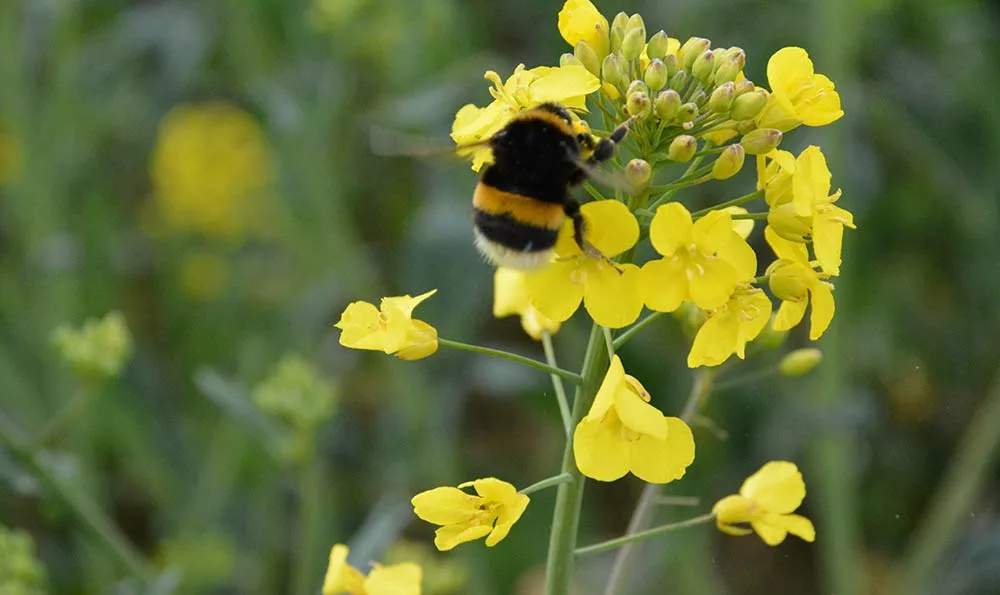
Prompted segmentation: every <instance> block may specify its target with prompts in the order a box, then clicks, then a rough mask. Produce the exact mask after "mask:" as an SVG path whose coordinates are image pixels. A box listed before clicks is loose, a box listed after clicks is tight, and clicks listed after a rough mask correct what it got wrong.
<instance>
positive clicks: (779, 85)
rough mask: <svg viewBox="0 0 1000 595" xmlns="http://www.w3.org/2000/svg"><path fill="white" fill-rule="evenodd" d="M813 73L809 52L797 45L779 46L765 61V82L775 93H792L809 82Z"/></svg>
mask: <svg viewBox="0 0 1000 595" xmlns="http://www.w3.org/2000/svg"><path fill="white" fill-rule="evenodd" d="M813 74H814V70H813V63H812V60H810V59H809V53H808V52H806V51H805V50H804V49H802V48H799V47H785V48H781V49H780V50H778V51H777V52H775V53H774V54H773V55H772V56H771V58H770V59H769V60H768V61H767V82H768V84H770V85H771V90H772V91H773V92H775V93H781V94H784V95H794V93H795V91H797V90H798V89H799V88H800V87H803V86H805V85H808V84H809V82H810V79H811V78H812V76H813Z"/></svg>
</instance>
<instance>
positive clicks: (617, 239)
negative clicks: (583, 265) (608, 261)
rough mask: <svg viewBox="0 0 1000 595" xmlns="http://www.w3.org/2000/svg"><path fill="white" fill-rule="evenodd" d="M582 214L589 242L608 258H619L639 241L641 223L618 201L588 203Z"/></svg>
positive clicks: (581, 209) (582, 209) (583, 207)
mask: <svg viewBox="0 0 1000 595" xmlns="http://www.w3.org/2000/svg"><path fill="white" fill-rule="evenodd" d="M580 212H581V213H582V214H583V217H584V219H586V221H587V230H586V233H585V237H586V239H587V241H588V242H590V243H591V244H593V246H594V247H595V248H597V249H598V250H600V252H601V254H603V255H604V256H606V257H608V258H613V257H615V256H618V255H619V254H621V253H622V252H624V251H626V250H628V249H629V248H631V247H632V246H635V243H636V242H638V241H639V222H638V221H636V219H635V215H633V214H632V212H631V211H629V210H628V207H626V206H625V205H624V204H622V203H620V202H618V201H617V200H599V201H595V202H588V203H587V204H585V205H583V206H582V207H581V208H580Z"/></svg>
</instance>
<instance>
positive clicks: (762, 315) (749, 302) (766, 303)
mask: <svg viewBox="0 0 1000 595" xmlns="http://www.w3.org/2000/svg"><path fill="white" fill-rule="evenodd" d="M738 303H739V308H740V312H739V320H740V322H739V327H738V328H739V330H738V333H737V336H736V356H737V357H739V358H740V359H743V358H744V357H745V353H744V350H745V348H746V344H747V343H749V342H750V341H753V340H754V339H756V338H757V335H759V334H760V333H761V331H763V330H764V327H765V326H767V323H768V321H769V320H770V319H771V308H772V306H771V300H770V299H769V298H768V297H767V295H765V294H764V292H763V291H762V290H760V289H754V290H751V291H750V292H748V293H745V294H744V295H742V296H741V297H740V298H739V300H738Z"/></svg>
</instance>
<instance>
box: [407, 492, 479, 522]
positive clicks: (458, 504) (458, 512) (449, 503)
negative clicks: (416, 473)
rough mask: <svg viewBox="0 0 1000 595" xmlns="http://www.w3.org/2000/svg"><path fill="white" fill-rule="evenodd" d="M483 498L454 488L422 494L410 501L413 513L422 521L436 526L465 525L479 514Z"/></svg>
mask: <svg viewBox="0 0 1000 595" xmlns="http://www.w3.org/2000/svg"><path fill="white" fill-rule="evenodd" d="M482 501H483V500H482V498H478V497H476V496H473V495H471V494H466V493H465V492H463V491H462V490H460V489H458V488H453V487H439V488H434V489H432V490H427V491H425V492H420V493H419V494H417V495H416V496H414V497H413V498H412V499H411V500H410V504H412V505H413V512H414V514H416V515H417V516H418V517H419V518H420V519H421V520H424V521H427V522H428V523H434V524H435V525H453V524H455V523H464V522H466V521H468V520H469V519H471V518H472V517H474V516H475V515H476V514H477V513H478V512H479V505H480V504H481V503H482Z"/></svg>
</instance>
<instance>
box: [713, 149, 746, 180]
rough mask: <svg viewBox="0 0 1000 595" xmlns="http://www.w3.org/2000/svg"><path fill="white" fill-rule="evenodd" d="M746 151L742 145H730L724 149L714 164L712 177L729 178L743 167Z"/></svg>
mask: <svg viewBox="0 0 1000 595" xmlns="http://www.w3.org/2000/svg"><path fill="white" fill-rule="evenodd" d="M745 157H746V152H745V151H744V150H743V147H742V146H740V145H729V146H728V147H726V148H725V150H723V151H722V153H721V154H720V155H719V158H718V159H716V160H715V163H714V164H713V165H712V177H713V178H715V179H716V180H728V179H729V178H731V177H733V176H735V175H736V174H738V173H740V170H741V169H743V160H744V158H745Z"/></svg>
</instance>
